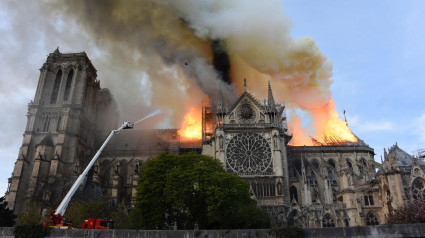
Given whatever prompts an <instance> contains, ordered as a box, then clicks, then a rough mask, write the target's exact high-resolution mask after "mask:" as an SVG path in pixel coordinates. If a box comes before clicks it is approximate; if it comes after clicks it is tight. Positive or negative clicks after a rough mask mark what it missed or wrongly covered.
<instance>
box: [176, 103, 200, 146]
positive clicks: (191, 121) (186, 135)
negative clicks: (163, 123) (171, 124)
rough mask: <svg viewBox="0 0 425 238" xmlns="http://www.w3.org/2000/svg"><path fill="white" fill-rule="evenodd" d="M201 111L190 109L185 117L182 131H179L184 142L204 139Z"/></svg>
mask: <svg viewBox="0 0 425 238" xmlns="http://www.w3.org/2000/svg"><path fill="white" fill-rule="evenodd" d="M201 119H202V118H201V111H198V110H196V109H195V108H193V107H192V108H190V110H189V112H187V113H186V115H185V116H184V119H183V122H182V124H181V127H180V128H181V129H180V130H179V131H178V133H179V136H180V139H181V140H182V141H191V140H200V139H201V137H202V120H201Z"/></svg>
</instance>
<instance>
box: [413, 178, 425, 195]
mask: <svg viewBox="0 0 425 238" xmlns="http://www.w3.org/2000/svg"><path fill="white" fill-rule="evenodd" d="M412 193H413V198H415V199H418V198H425V187H424V183H423V182H422V181H420V180H419V179H415V181H413V184H412Z"/></svg>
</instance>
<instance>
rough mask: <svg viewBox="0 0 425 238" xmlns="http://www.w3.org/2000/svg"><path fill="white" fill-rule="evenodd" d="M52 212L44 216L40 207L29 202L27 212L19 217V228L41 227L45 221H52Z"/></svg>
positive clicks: (17, 221) (17, 220)
mask: <svg viewBox="0 0 425 238" xmlns="http://www.w3.org/2000/svg"><path fill="white" fill-rule="evenodd" d="M49 216H50V210H48V212H47V214H42V211H41V209H40V207H38V206H37V205H36V204H35V203H33V202H28V203H27V206H26V208H25V211H24V212H23V213H21V214H19V215H18V217H17V218H16V224H17V225H18V226H28V225H39V224H42V223H43V222H45V221H50V217H49Z"/></svg>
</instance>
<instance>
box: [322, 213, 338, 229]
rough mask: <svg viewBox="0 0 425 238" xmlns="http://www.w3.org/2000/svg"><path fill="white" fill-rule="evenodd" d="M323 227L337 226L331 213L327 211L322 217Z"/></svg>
mask: <svg viewBox="0 0 425 238" xmlns="http://www.w3.org/2000/svg"><path fill="white" fill-rule="evenodd" d="M322 226H323V227H335V222H334V220H333V219H332V217H331V215H330V214H329V213H326V214H325V215H324V216H323V218H322Z"/></svg>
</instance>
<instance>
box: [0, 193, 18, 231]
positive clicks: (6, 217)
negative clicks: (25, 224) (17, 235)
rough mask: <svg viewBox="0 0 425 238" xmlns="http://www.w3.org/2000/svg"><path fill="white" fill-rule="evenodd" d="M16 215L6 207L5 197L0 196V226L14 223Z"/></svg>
mask: <svg viewBox="0 0 425 238" xmlns="http://www.w3.org/2000/svg"><path fill="white" fill-rule="evenodd" d="M15 218H16V216H15V215H14V214H13V211H12V210H10V209H9V208H8V207H7V202H6V198H5V197H4V196H3V197H0V227H9V226H13V225H14V224H15Z"/></svg>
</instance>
